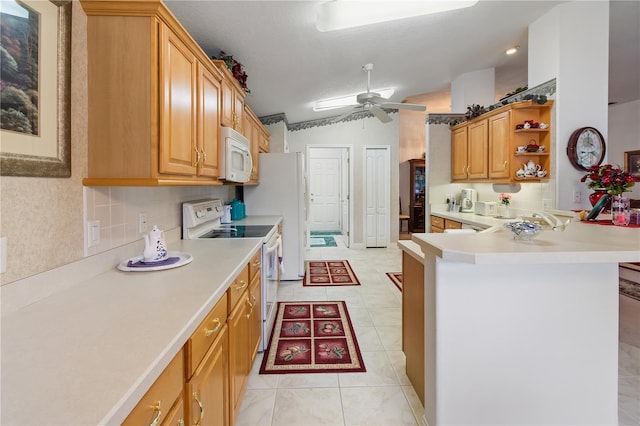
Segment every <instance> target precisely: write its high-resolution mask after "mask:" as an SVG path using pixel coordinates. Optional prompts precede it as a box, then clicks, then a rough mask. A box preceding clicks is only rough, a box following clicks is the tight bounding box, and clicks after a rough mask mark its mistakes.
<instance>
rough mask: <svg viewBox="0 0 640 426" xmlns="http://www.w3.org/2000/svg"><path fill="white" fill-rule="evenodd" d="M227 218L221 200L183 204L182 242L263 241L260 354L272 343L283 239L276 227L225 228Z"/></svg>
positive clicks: (248, 226)
mask: <svg viewBox="0 0 640 426" xmlns="http://www.w3.org/2000/svg"><path fill="white" fill-rule="evenodd" d="M223 214H224V208H223V206H222V202H221V201H220V200H218V199H205V200H197V201H190V202H186V203H183V204H182V238H183V239H185V240H195V239H213V238H259V239H260V240H262V248H261V255H262V266H261V268H260V290H261V293H262V304H261V312H260V313H261V316H262V339H261V341H260V346H259V348H258V349H259V350H260V351H264V350H265V349H266V348H267V344H268V343H269V342H268V340H269V335H270V333H271V327H273V323H274V321H275V315H276V306H277V304H278V303H277V301H278V282H279V272H280V269H281V263H280V261H281V258H282V238H281V237H280V234H279V233H278V227H277V226H273V225H235V224H230V225H222V224H221V221H220V219H221V217H222V216H223Z"/></svg>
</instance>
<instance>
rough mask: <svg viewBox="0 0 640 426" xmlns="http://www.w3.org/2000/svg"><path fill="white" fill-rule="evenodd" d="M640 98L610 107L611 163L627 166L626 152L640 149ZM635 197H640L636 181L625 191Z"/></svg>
mask: <svg viewBox="0 0 640 426" xmlns="http://www.w3.org/2000/svg"><path fill="white" fill-rule="evenodd" d="M638 117H640V100H636V101H633V102H627V103H624V104H618V105H612V106H610V107H609V138H608V139H607V151H608V154H607V158H608V162H609V163H611V164H619V165H620V166H621V167H625V164H624V152H625V151H637V150H640V120H639V119H638ZM624 195H625V196H628V197H630V198H633V199H636V200H637V199H640V182H636V184H635V186H634V187H633V190H632V191H631V192H628V193H625V194H624Z"/></svg>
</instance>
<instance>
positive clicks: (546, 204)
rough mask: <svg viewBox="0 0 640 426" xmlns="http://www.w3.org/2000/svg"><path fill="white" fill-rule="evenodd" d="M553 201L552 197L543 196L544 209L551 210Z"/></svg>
mask: <svg viewBox="0 0 640 426" xmlns="http://www.w3.org/2000/svg"><path fill="white" fill-rule="evenodd" d="M552 204H553V203H552V202H551V198H543V199H542V210H551V209H552V208H553V205H552Z"/></svg>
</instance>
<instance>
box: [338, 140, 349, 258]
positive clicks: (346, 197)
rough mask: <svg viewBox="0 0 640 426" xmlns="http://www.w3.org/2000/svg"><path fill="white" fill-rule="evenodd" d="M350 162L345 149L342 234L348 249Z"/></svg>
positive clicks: (341, 162) (342, 186) (342, 177)
mask: <svg viewBox="0 0 640 426" xmlns="http://www.w3.org/2000/svg"><path fill="white" fill-rule="evenodd" d="M349 162H350V159H349V151H348V150H347V149H343V150H342V155H341V161H340V166H341V173H340V183H341V185H340V214H341V220H340V232H342V236H343V237H344V242H345V245H346V246H347V247H349V199H350V198H351V194H350V193H349V183H350V182H349Z"/></svg>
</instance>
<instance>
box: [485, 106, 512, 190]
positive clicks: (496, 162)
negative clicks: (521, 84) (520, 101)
mask: <svg viewBox="0 0 640 426" xmlns="http://www.w3.org/2000/svg"><path fill="white" fill-rule="evenodd" d="M509 119H510V112H509V111H505V112H503V113H501V114H497V115H494V116H493V117H489V119H488V121H489V177H490V178H494V179H495V178H508V177H509V159H510V158H511V148H510V146H511V144H510V140H509V135H510V134H511V124H510V120H509Z"/></svg>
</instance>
